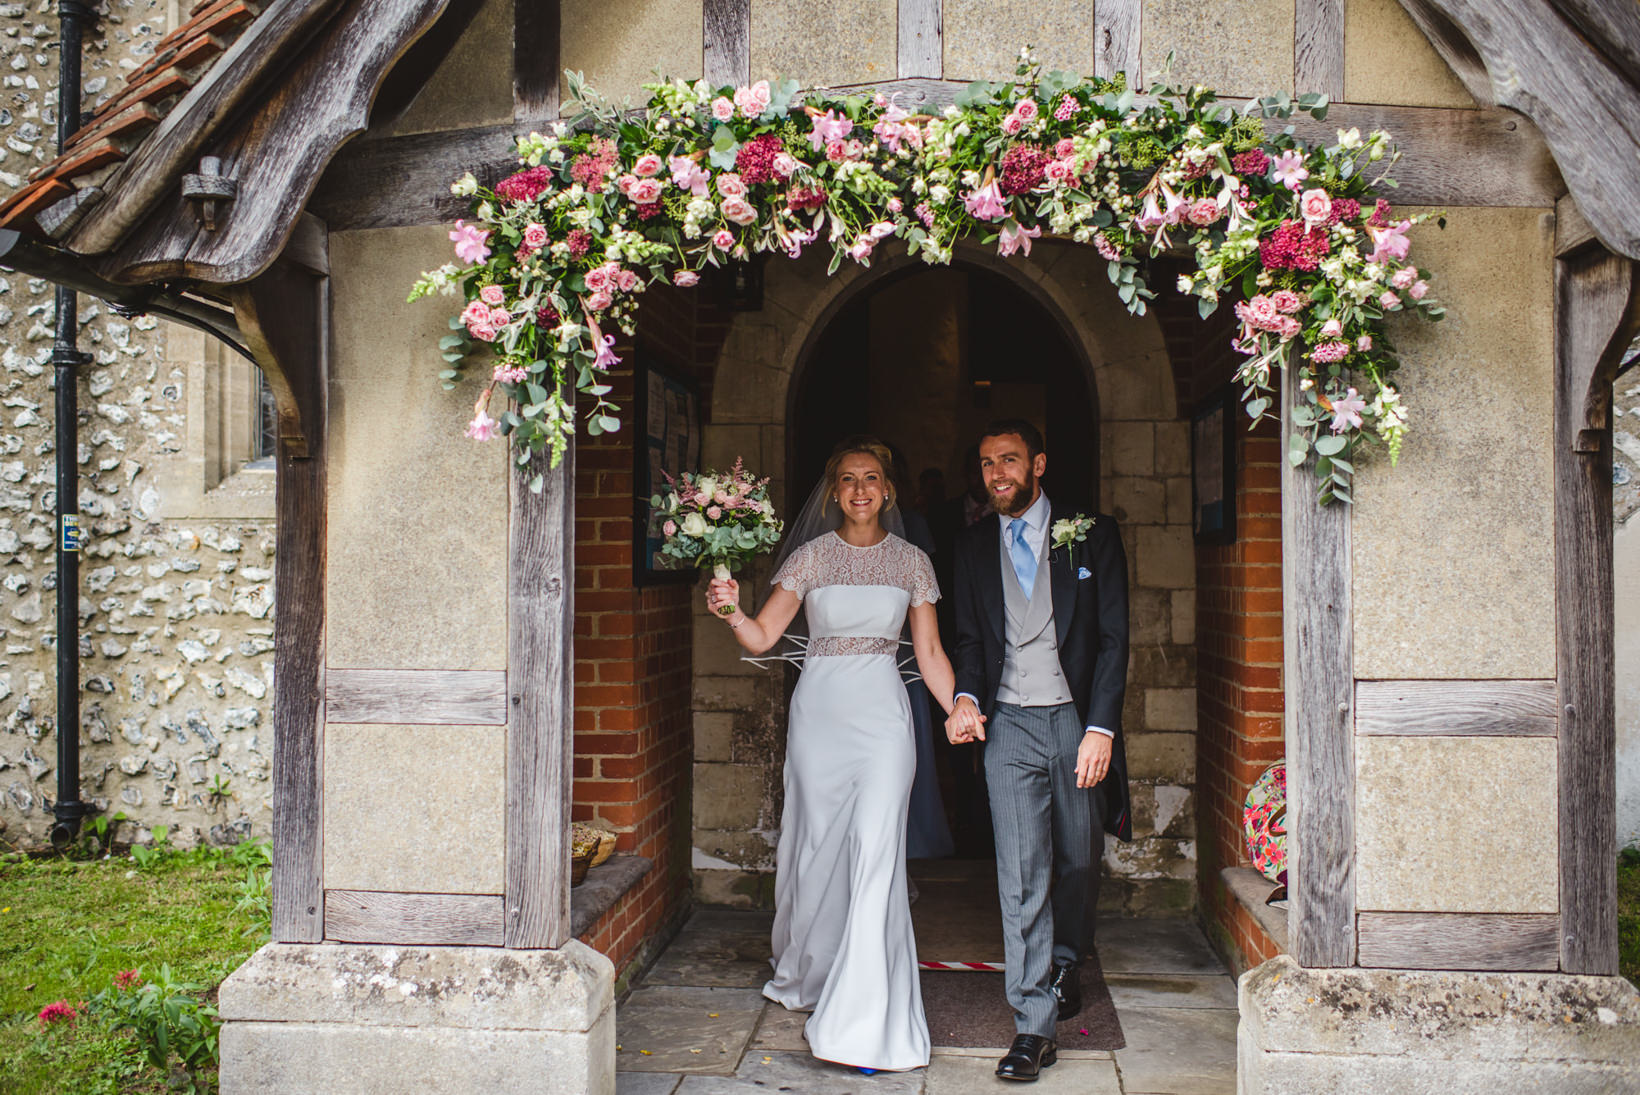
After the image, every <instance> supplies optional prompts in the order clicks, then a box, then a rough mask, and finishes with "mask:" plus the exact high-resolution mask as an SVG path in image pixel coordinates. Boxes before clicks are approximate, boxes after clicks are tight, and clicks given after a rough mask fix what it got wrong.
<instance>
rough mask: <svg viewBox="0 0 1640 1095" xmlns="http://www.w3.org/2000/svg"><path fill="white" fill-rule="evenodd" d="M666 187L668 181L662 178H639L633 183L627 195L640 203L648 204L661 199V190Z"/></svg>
mask: <svg viewBox="0 0 1640 1095" xmlns="http://www.w3.org/2000/svg"><path fill="white" fill-rule="evenodd" d="M665 187H666V183H665V182H664V181H663V180H661V179H639V180H638V181H637V182H635V183H633V184H632V189H631V190H630V191H628V192H627V195H626V196H627V197H629V198H631V199H632V200H633V201H634V202H637V203H638V204H639V205H648V204H650V203H651V202H658V201H660V200H661V191H662V190H663V189H664V188H665Z"/></svg>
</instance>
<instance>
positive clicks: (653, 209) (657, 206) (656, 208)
mask: <svg viewBox="0 0 1640 1095" xmlns="http://www.w3.org/2000/svg"><path fill="white" fill-rule="evenodd" d="M632 208H634V209H636V210H637V211H638V219H639V220H641V221H646V220H651V219H653V218H655V217H658V216H660V215H661V214H662V213H664V212H666V210H665V208H664V207H663V206H662V205H661V203H660V202H639V203H638V204H637V205H635V206H633V207H632Z"/></svg>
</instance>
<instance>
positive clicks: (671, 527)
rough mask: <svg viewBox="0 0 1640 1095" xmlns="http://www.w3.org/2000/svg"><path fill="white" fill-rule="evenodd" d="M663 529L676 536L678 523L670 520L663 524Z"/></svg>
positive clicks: (667, 533)
mask: <svg viewBox="0 0 1640 1095" xmlns="http://www.w3.org/2000/svg"><path fill="white" fill-rule="evenodd" d="M661 531H662V532H664V533H665V534H666V535H668V536H676V535H677V534H678V523H677V522H676V521H668V522H666V524H664V525H662V526H661Z"/></svg>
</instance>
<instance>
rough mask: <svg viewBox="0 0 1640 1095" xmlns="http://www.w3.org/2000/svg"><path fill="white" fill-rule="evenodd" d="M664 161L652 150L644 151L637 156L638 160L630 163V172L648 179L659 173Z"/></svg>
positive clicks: (664, 164)
mask: <svg viewBox="0 0 1640 1095" xmlns="http://www.w3.org/2000/svg"><path fill="white" fill-rule="evenodd" d="M665 166H666V163H665V162H664V161H663V160H662V159H661V158H660V157H659V156H657V155H655V154H654V153H653V152H645V153H644V154H643V155H642V156H639V157H638V162H637V163H635V164H633V165H632V173H633V174H634V175H637V176H638V177H639V178H642V179H648V178H652V177H653V176H655V175H659V174H660V173H661V168H663V167H665Z"/></svg>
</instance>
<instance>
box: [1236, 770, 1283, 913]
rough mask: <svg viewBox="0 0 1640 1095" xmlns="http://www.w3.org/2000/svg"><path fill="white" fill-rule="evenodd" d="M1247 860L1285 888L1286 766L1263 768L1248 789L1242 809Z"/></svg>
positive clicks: (1266, 876)
mask: <svg viewBox="0 0 1640 1095" xmlns="http://www.w3.org/2000/svg"><path fill="white" fill-rule="evenodd" d="M1241 819H1242V820H1241V828H1242V834H1243V835H1244V836H1245V837H1246V838H1247V857H1248V858H1249V859H1251V860H1252V861H1253V866H1254V867H1256V868H1257V869H1258V872H1259V873H1260V874H1262V875H1263V876H1264V877H1265V878H1268V879H1269V880H1270V881H1271V882H1276V883H1280V884H1281V885H1282V886H1285V885H1286V884H1287V762H1286V761H1277V762H1276V763H1274V764H1272V765H1270V767H1268V768H1266V769H1265V770H1264V771H1263V772H1262V773H1261V774H1260V775H1259V777H1258V779H1255V780H1254V781H1253V786H1252V787H1250V788H1248V791H1247V801H1246V802H1245V803H1244V804H1243V806H1242V814H1241Z"/></svg>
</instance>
